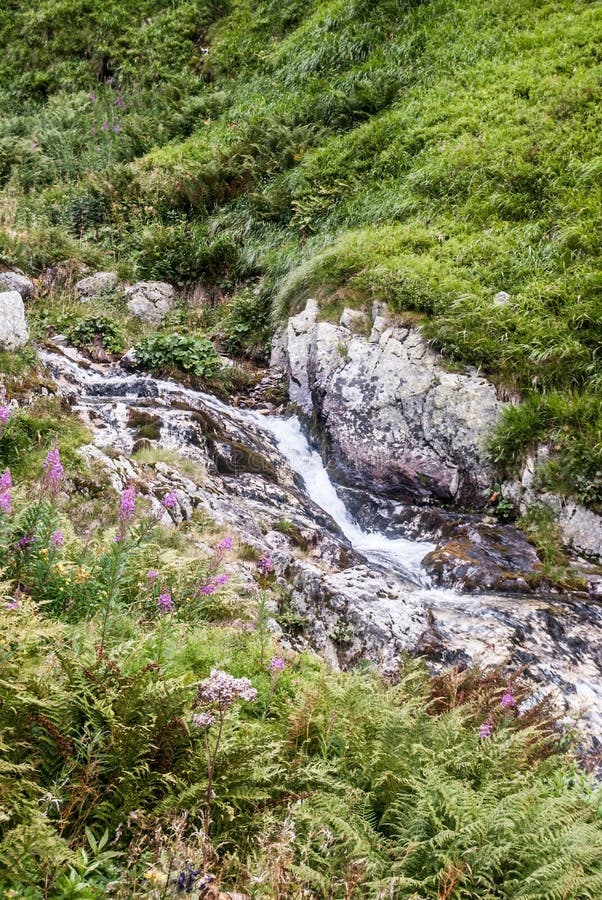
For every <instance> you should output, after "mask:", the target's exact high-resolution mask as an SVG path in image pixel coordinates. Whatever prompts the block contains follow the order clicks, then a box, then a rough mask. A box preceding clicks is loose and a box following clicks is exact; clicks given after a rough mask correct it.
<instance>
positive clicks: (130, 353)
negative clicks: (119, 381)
mask: <svg viewBox="0 0 602 900" xmlns="http://www.w3.org/2000/svg"><path fill="white" fill-rule="evenodd" d="M119 364H120V365H121V366H123V368H124V369H135V368H136V366H137V365H138V360H137V359H136V348H135V347H130V349H129V350H127V351H126V352H125V353H124V354H123V356H122V357H121V359H120V360H119Z"/></svg>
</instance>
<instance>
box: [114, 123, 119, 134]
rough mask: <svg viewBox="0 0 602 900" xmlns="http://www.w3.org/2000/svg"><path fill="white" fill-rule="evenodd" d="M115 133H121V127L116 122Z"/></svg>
mask: <svg viewBox="0 0 602 900" xmlns="http://www.w3.org/2000/svg"><path fill="white" fill-rule="evenodd" d="M113 131H114V132H115V134H119V132H120V131H121V125H118V124H117V122H116V123H115V124H114V125H113Z"/></svg>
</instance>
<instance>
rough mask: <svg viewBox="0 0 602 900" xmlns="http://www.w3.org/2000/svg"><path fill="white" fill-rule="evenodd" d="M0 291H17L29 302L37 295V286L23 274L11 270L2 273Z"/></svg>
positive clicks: (0, 273)
mask: <svg viewBox="0 0 602 900" xmlns="http://www.w3.org/2000/svg"><path fill="white" fill-rule="evenodd" d="M0 290H4V291H17V292H18V293H19V294H21V297H22V298H23V300H29V299H30V298H31V297H33V295H34V294H35V285H34V283H33V281H32V280H31V279H30V278H28V277H27V276H26V275H24V274H23V272H19V271H15V270H14V269H11V270H7V271H6V272H0Z"/></svg>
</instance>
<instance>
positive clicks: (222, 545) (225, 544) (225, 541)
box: [217, 537, 232, 550]
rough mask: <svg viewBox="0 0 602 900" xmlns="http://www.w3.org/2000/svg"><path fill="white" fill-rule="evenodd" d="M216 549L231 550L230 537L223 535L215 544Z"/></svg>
mask: <svg viewBox="0 0 602 900" xmlns="http://www.w3.org/2000/svg"><path fill="white" fill-rule="evenodd" d="M217 548H218V550H231V549H232V538H231V537H225V538H222V539H221V541H220V542H219V544H218V545H217Z"/></svg>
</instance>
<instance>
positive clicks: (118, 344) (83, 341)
mask: <svg viewBox="0 0 602 900" xmlns="http://www.w3.org/2000/svg"><path fill="white" fill-rule="evenodd" d="M67 337H68V338H69V340H70V341H71V343H72V344H75V346H76V347H81V348H82V349H84V350H89V349H91V348H92V347H93V346H94V344H95V342H96V341H98V342H99V343H100V345H101V346H102V347H103V348H104V349H105V350H106V351H107V352H108V353H121V352H122V351H123V349H124V335H123V331H122V329H121V328H120V326H119V324H118V323H117V322H115V320H114V319H109V318H107V317H106V316H88V317H87V318H85V319H81V320H80V321H79V322H75V323H74V324H72V325H71V326H69V327H68V329H67Z"/></svg>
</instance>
